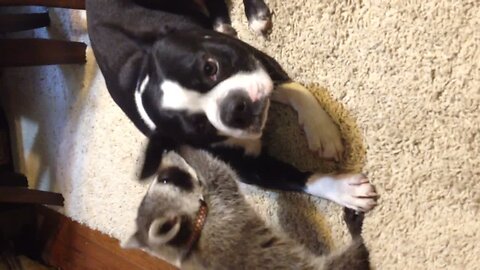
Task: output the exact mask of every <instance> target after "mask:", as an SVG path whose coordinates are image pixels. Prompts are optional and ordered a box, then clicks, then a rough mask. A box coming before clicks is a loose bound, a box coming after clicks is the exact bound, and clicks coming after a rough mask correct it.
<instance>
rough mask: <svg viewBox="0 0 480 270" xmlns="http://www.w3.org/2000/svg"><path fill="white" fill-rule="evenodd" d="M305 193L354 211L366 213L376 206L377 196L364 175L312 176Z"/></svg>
mask: <svg viewBox="0 0 480 270" xmlns="http://www.w3.org/2000/svg"><path fill="white" fill-rule="evenodd" d="M305 191H306V192H307V193H309V194H311V195H315V196H318V197H321V198H325V199H328V200H331V201H333V202H336V203H338V204H340V205H342V206H345V207H348V208H350V209H353V210H355V211H361V212H368V211H370V210H372V209H373V208H374V207H375V206H376V205H377V198H378V194H377V192H376V191H375V187H374V186H373V185H372V184H371V183H370V181H368V178H367V177H366V176H365V175H364V174H343V175H336V176H318V175H314V176H312V178H311V179H309V180H308V183H307V187H306V190H305Z"/></svg>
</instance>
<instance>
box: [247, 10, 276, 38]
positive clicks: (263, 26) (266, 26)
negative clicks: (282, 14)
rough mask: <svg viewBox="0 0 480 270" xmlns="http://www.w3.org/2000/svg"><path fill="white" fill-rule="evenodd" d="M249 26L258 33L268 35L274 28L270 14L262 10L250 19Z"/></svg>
mask: <svg viewBox="0 0 480 270" xmlns="http://www.w3.org/2000/svg"><path fill="white" fill-rule="evenodd" d="M249 27H250V29H252V31H253V32H255V33H256V34H257V35H266V34H268V33H269V32H270V31H271V30H272V27H273V25H272V19H271V18H270V14H269V13H268V12H267V13H265V12H261V13H259V14H257V16H255V18H253V19H252V20H251V21H249Z"/></svg>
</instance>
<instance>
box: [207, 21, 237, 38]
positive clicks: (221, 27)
mask: <svg viewBox="0 0 480 270" xmlns="http://www.w3.org/2000/svg"><path fill="white" fill-rule="evenodd" d="M213 28H214V30H215V31H217V32H220V33H223V34H226V35H229V36H232V37H236V36H237V31H236V30H235V28H233V27H232V26H231V25H230V24H227V23H219V24H216V25H215V26H214V27H213Z"/></svg>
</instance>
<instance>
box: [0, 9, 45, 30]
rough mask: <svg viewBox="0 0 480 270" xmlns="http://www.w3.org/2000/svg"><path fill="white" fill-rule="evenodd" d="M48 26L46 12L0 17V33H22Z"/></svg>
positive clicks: (2, 15)
mask: <svg viewBox="0 0 480 270" xmlns="http://www.w3.org/2000/svg"><path fill="white" fill-rule="evenodd" d="M49 25H50V17H49V16H48V13H47V12H43V13H31V14H1V15H0V33H1V32H16V31H24V30H30V29H35V28H40V27H46V26H49Z"/></svg>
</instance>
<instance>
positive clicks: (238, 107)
mask: <svg viewBox="0 0 480 270" xmlns="http://www.w3.org/2000/svg"><path fill="white" fill-rule="evenodd" d="M220 106H221V107H220V118H221V120H222V122H223V123H224V124H225V125H226V126H228V127H232V128H246V127H249V126H250V125H252V123H253V122H254V120H255V111H256V110H255V107H256V104H254V103H253V102H252V101H251V99H250V98H249V97H248V94H247V93H246V92H245V91H232V93H230V94H228V95H227V96H226V97H225V99H224V100H223V102H222V104H221V105H220Z"/></svg>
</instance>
